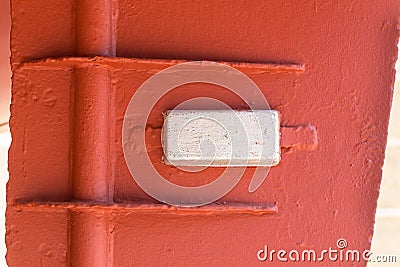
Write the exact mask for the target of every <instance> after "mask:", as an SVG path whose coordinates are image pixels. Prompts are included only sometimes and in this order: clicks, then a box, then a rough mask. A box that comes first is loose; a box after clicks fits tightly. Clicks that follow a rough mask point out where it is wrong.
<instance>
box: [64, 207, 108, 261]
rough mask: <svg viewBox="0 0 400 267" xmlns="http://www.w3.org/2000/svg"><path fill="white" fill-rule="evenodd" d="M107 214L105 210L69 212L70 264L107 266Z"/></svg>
mask: <svg viewBox="0 0 400 267" xmlns="http://www.w3.org/2000/svg"><path fill="white" fill-rule="evenodd" d="M109 229H110V227H109V222H108V214H107V213H106V212H105V211H96V212H85V211H72V212H71V243H70V250H71V255H70V260H71V261H70V262H71V266H95V267H107V266H111V265H110V264H109V263H110V260H111V259H110V249H111V245H112V241H111V240H110V236H111V234H110V231H109Z"/></svg>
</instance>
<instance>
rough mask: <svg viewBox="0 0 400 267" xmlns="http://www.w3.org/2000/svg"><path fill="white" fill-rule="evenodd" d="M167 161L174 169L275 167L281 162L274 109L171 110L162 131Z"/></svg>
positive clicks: (276, 117) (277, 116)
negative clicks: (192, 167) (177, 167)
mask: <svg viewBox="0 0 400 267" xmlns="http://www.w3.org/2000/svg"><path fill="white" fill-rule="evenodd" d="M162 145H163V150H164V158H163V159H164V162H165V163H167V164H170V165H175V166H275V165H277V164H278V163H279V160H280V146H279V115H278V112H276V111H274V110H254V111H246V110H243V111H233V110H172V111H168V112H166V114H165V119H164V126H163V131H162Z"/></svg>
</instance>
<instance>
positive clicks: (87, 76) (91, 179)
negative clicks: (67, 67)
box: [72, 66, 112, 202]
mask: <svg viewBox="0 0 400 267" xmlns="http://www.w3.org/2000/svg"><path fill="white" fill-rule="evenodd" d="M110 95H111V90H110V78H109V73H108V71H107V70H106V69H104V68H102V67H99V66H87V67H79V68H77V69H76V74H75V97H74V102H75V105H74V106H75V112H74V113H75V131H74V132H75V134H74V163H73V165H74V166H73V179H72V180H73V181H72V196H73V199H76V200H82V201H100V202H109V201H112V193H111V192H112V190H110V184H112V183H111V182H110V180H111V179H110V178H111V177H109V176H110V172H109V169H110V168H109V164H110V163H109V154H110V153H109V147H110V131H109V129H110V125H109V116H110V114H109V111H110Z"/></svg>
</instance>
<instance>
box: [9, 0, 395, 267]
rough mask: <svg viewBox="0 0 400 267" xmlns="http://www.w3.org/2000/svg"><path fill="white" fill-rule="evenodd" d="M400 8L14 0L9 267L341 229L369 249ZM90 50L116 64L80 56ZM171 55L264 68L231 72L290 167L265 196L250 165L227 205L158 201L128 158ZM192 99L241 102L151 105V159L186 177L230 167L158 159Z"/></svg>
mask: <svg viewBox="0 0 400 267" xmlns="http://www.w3.org/2000/svg"><path fill="white" fill-rule="evenodd" d="M78 2H79V3H78ZM92 9H93V10H94V11H93V12H92V11H91V10H92ZM399 14H400V3H399V2H398V1H395V0H392V1H391V0H385V1H356V0H352V1H313V2H310V1H305V0H304V1H296V2H288V1H259V2H258V3H256V2H244V1H237V2H230V3H228V2H222V1H221V2H217V1H213V2H207V3H200V2H191V1H188V2H183V1H162V2H155V1H151V2H150V1H143V2H137V1H127V0H119V1H108V0H102V1H90V0H82V1H76V2H75V1H55V0H47V1H42V0H41V1H22V0H13V1H12V19H13V24H12V27H13V28H12V39H11V41H12V43H11V45H12V47H11V49H12V69H13V90H12V94H13V100H12V110H11V113H12V117H11V122H10V126H11V131H12V137H13V143H12V145H11V150H10V163H9V171H10V182H9V183H8V196H7V203H8V209H7V229H8V232H7V245H8V255H7V260H8V263H9V265H10V266H138V265H139V266H143V265H152V266H159V265H170V266H173V265H184V266H186V265H199V264H200V265H210V266H218V265H220V266H221V265H222V266H225V265H237V266H243V265H252V266H253V265H256V264H257V263H259V261H258V260H257V251H258V250H260V249H262V248H263V247H264V245H268V247H269V248H271V249H286V250H288V251H290V250H292V249H298V250H302V249H315V250H323V249H327V248H328V247H335V244H336V241H337V240H338V239H339V238H345V239H346V240H347V241H348V244H349V249H359V250H361V251H362V250H364V249H368V248H369V247H370V241H371V237H372V232H373V223H374V213H375V207H376V200H377V198H378V190H379V184H380V179H381V167H382V164H383V158H384V149H385V143H386V133H387V124H388V116H389V110H390V104H391V99H392V93H393V83H394V62H395V59H396V55H397V50H396V43H397V38H398V28H397V25H398V24H397V22H398V16H399ZM84 26H85V27H84ZM95 55H99V56H107V57H105V58H104V57H97V58H84V57H82V56H95ZM114 55H116V56H117V58H110V57H112V56H114ZM77 56H81V57H80V58H75V57H77ZM48 57H53V58H59V57H68V58H65V59H53V60H48V59H46V58H48ZM123 57H128V58H129V57H135V58H142V59H141V60H138V59H127V58H123ZM145 58H163V59H166V60H164V61H163V60H146V59H145ZM168 59H180V60H193V59H196V60H203V59H207V60H216V61H228V62H253V63H265V64H261V65H252V64H239V65H238V64H236V65H235V66H236V67H238V68H239V69H240V70H242V71H243V72H244V73H246V74H247V75H248V76H249V77H250V78H252V79H253V80H254V82H255V83H256V84H257V85H258V86H259V87H260V88H261V90H262V92H263V93H264V94H265V96H266V98H267V100H268V102H269V104H270V105H271V108H272V109H275V110H278V111H279V112H280V114H281V123H282V126H283V128H282V131H281V133H282V145H281V146H282V147H283V149H282V152H283V153H282V160H281V163H280V164H279V165H278V166H277V167H273V168H272V169H271V171H270V174H269V176H268V178H267V181H266V182H265V183H264V184H263V185H262V186H261V188H260V189H258V190H257V191H256V192H254V193H248V191H247V188H248V184H249V181H250V178H251V173H252V171H253V169H251V168H249V169H248V170H247V171H246V173H245V175H244V177H243V178H242V180H241V181H240V183H239V184H238V185H237V186H236V187H235V189H234V190H232V191H231V192H230V193H229V194H228V195H226V196H225V197H224V198H223V199H221V200H220V201H219V202H220V203H222V204H220V205H217V204H213V205H211V206H208V207H203V208H197V209H192V210H187V209H176V208H169V207H167V206H165V205H160V204H157V203H156V202H155V201H154V200H153V199H151V198H150V197H149V196H147V195H146V194H145V193H144V192H143V191H142V190H141V189H140V188H139V187H138V186H137V185H136V184H135V182H134V180H133V179H132V177H131V176H130V174H129V171H128V169H127V166H126V164H125V161H124V158H123V154H122V145H121V127H122V119H123V115H124V112H125V109H126V107H127V105H128V103H129V100H130V98H131V97H132V95H133V94H134V93H135V90H137V88H138V87H139V86H140V85H141V84H142V83H143V82H144V81H145V80H146V79H147V78H149V77H150V76H151V75H153V74H154V73H156V72H157V71H158V70H161V69H164V68H166V67H168V66H170V65H171V64H174V63H176V62H177V61H168ZM282 63H290V64H282ZM150 93H151V92H149V94H150ZM197 96H207V97H214V98H217V99H220V100H223V101H224V102H226V103H228V104H229V105H230V106H231V107H233V108H239V109H242V108H245V107H246V106H245V105H244V103H243V101H242V100H240V99H238V98H237V97H234V96H232V94H230V93H229V92H228V91H227V90H225V89H223V88H219V87H216V86H213V85H205V84H190V85H185V86H182V87H179V88H177V89H175V90H174V91H172V92H171V93H169V94H167V95H166V96H165V97H163V98H162V99H161V100H160V101H159V102H158V103H157V105H156V106H155V108H154V110H153V112H152V114H151V116H150V118H149V121H148V129H147V134H148V136H147V148H148V153H149V155H150V157H151V159H152V160H153V163H154V165H155V167H156V168H157V169H158V170H159V172H160V173H161V174H163V175H164V177H165V178H166V179H169V180H171V181H173V182H176V183H178V184H180V183H182V184H187V185H196V184H199V183H200V184H202V183H206V182H209V181H211V180H212V179H215V177H217V175H218V173H219V172H221V170H220V169H218V168H210V169H207V170H205V171H203V172H201V173H194V174H189V173H184V172H182V171H180V170H178V169H176V168H174V167H172V166H166V165H164V164H163V163H161V154H162V149H161V145H160V139H159V136H160V128H161V126H162V114H161V113H162V112H163V111H165V110H168V109H171V108H173V107H174V106H176V105H177V104H179V103H181V102H182V101H184V100H187V99H190V98H193V97H197ZM31 202H40V203H31ZM225 202H226V203H228V204H226V203H225ZM229 203H244V204H240V205H233V204H229ZM278 209H279V211H278ZM260 264H261V263H260ZM264 264H265V263H264ZM279 264H280V263H279V262H277V261H274V262H273V263H270V265H271V266H273V265H279ZM319 264H321V263H319ZM322 264H323V266H338V262H330V261H328V260H326V262H323V263H322ZM299 265H300V266H310V265H313V264H312V263H304V262H301V263H299ZM339 265H340V264H339ZM354 265H355V266H360V265H363V264H360V263H354Z"/></svg>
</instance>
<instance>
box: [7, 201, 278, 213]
mask: <svg viewBox="0 0 400 267" xmlns="http://www.w3.org/2000/svg"><path fill="white" fill-rule="evenodd" d="M12 206H13V207H15V208H16V209H19V210H35V211H47V210H87V211H99V210H109V211H114V212H123V211H126V212H156V213H160V212H161V213H170V214H182V215H184V214H199V215H212V214H254V215H263V214H273V213H277V212H278V206H277V204H276V203H263V204H249V203H213V204H209V205H206V206H201V207H194V208H192V207H191V208H186V207H177V206H169V205H165V204H154V203H142V202H140V203H136V202H129V203H99V202H25V203H16V204H13V205H12Z"/></svg>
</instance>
